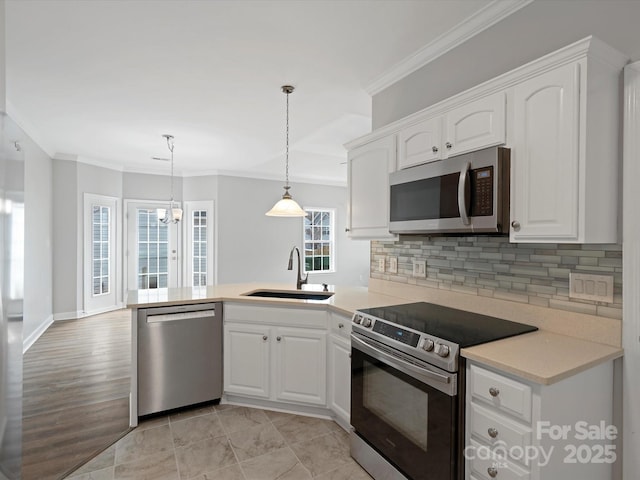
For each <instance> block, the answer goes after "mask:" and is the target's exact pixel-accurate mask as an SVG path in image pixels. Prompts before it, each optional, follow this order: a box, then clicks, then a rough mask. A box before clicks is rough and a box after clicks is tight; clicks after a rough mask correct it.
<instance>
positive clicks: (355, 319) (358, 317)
mask: <svg viewBox="0 0 640 480" xmlns="http://www.w3.org/2000/svg"><path fill="white" fill-rule="evenodd" d="M361 321H362V315H354V316H353V323H357V324H360V322H361Z"/></svg>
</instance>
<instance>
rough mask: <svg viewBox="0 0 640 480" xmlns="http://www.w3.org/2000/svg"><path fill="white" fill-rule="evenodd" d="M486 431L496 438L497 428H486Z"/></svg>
mask: <svg viewBox="0 0 640 480" xmlns="http://www.w3.org/2000/svg"><path fill="white" fill-rule="evenodd" d="M487 433H488V434H489V436H490V437H491V438H496V437H497V436H498V430H496V429H495V428H493V427H491V428H489V430H487Z"/></svg>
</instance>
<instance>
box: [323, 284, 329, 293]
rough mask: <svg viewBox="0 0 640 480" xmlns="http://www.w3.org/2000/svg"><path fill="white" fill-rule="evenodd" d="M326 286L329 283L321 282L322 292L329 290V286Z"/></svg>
mask: <svg viewBox="0 0 640 480" xmlns="http://www.w3.org/2000/svg"><path fill="white" fill-rule="evenodd" d="M328 287H329V285H327V284H326V283H323V284H322V291H323V292H328V291H329V288H328Z"/></svg>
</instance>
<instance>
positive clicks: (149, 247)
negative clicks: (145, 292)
mask: <svg viewBox="0 0 640 480" xmlns="http://www.w3.org/2000/svg"><path fill="white" fill-rule="evenodd" d="M137 218H138V225H137V231H138V268H137V272H138V288H140V289H148V288H166V287H167V285H168V273H169V241H168V238H169V232H168V230H169V226H168V225H166V224H164V223H161V222H158V216H157V213H156V211H155V210H151V209H146V208H139V209H138V215H137Z"/></svg>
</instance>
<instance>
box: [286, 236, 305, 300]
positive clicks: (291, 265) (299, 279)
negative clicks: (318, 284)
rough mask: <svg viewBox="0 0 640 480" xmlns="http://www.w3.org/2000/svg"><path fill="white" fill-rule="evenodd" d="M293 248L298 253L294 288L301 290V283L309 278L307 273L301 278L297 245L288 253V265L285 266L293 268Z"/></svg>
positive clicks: (289, 268) (288, 268)
mask: <svg viewBox="0 0 640 480" xmlns="http://www.w3.org/2000/svg"><path fill="white" fill-rule="evenodd" d="M294 250H295V251H296V252H297V253H298V279H297V282H296V288H297V289H298V290H302V285H304V284H306V283H307V280H308V279H309V274H308V273H307V274H306V275H305V276H304V278H302V275H300V250H298V247H296V246H294V247H293V248H292V249H291V253H289V266H288V267H287V270H293V252H294Z"/></svg>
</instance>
